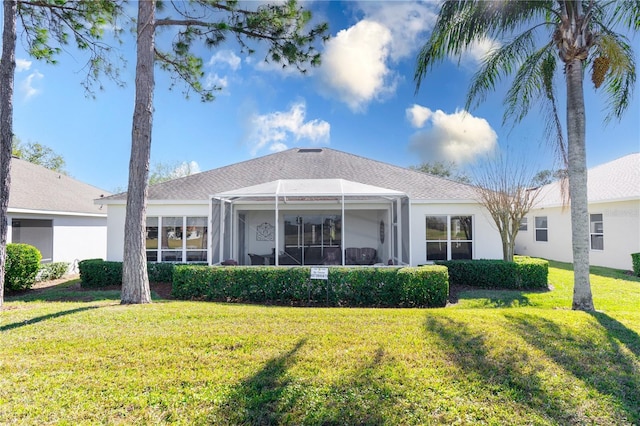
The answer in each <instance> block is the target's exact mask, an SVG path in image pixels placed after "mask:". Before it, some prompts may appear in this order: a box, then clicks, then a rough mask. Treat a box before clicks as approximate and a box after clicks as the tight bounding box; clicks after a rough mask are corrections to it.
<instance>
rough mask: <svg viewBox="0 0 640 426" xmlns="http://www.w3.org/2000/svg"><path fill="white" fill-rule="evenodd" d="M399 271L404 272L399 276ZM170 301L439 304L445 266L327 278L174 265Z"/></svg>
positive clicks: (293, 271)
mask: <svg viewBox="0 0 640 426" xmlns="http://www.w3.org/2000/svg"><path fill="white" fill-rule="evenodd" d="M400 271H403V272H402V274H401V273H400ZM172 293H173V297H175V298H177V299H185V300H193V299H197V300H200V299H201V300H211V301H234V302H251V303H277V304H291V305H305V306H314V305H318V306H384V307H387V306H428V307H435V306H444V305H445V303H446V299H447V296H448V283H447V272H446V268H443V267H440V266H430V267H424V268H402V269H401V268H345V267H331V268H329V276H328V280H312V279H310V268H308V267H274V266H264V267H262V266H252V267H243V266H238V267H233V268H229V267H218V266H215V267H208V266H191V265H176V266H175V269H174V274H173V289H172Z"/></svg>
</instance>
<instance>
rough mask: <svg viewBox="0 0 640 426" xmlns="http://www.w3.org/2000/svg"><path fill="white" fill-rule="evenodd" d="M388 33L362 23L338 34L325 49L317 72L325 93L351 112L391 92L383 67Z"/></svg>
mask: <svg viewBox="0 0 640 426" xmlns="http://www.w3.org/2000/svg"><path fill="white" fill-rule="evenodd" d="M390 43H391V32H390V31H389V30H388V29H387V28H386V27H385V26H383V25H381V24H379V23H377V22H373V21H368V20H363V21H360V22H358V23H357V24H356V25H354V26H353V27H351V28H348V29H346V30H342V31H340V32H339V33H338V34H337V35H336V36H335V37H334V38H332V39H331V40H330V41H329V42H328V43H327V46H326V49H325V52H324V54H323V57H322V67H321V70H320V73H321V79H322V81H323V83H324V84H326V88H327V90H328V92H329V93H330V94H332V95H334V96H336V97H338V98H339V99H340V100H341V101H343V102H345V103H346V104H347V105H348V106H349V108H351V109H352V110H353V111H362V110H363V109H364V108H365V107H366V105H367V104H368V103H369V102H370V101H372V100H374V99H379V98H380V97H381V96H383V95H384V94H385V93H389V92H393V91H394V90H395V81H393V79H392V78H390V77H392V76H391V72H390V70H389V68H387V65H386V59H387V57H388V55H389V45H390Z"/></svg>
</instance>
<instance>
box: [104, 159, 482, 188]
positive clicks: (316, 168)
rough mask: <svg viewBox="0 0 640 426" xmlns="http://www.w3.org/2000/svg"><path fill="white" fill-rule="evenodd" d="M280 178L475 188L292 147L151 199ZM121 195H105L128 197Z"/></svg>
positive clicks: (182, 182)
mask: <svg viewBox="0 0 640 426" xmlns="http://www.w3.org/2000/svg"><path fill="white" fill-rule="evenodd" d="M278 179H345V180H349V181H353V182H359V183H363V184H366V185H373V186H378V187H382V188H388V189H393V190H396V191H401V192H404V193H406V194H407V195H408V196H409V197H410V198H411V199H414V200H415V199H418V200H472V199H475V193H474V190H473V187H471V186H469V185H465V184H461V183H458V182H454V181H451V180H448V179H443V178H440V177H436V176H433V175H429V174H427V173H422V172H419V171H415V170H410V169H406V168H403V167H398V166H394V165H391V164H387V163H383V162H380V161H376V160H371V159H368V158H364V157H361V156H358V155H353V154H348V153H346V152H342V151H337V150H334V149H330V148H313V149H301V148H292V149H289V150H286V151H282V152H278V153H275V154H271V155H266V156H264V157H259V158H254V159H251V160H247V161H243V162H240V163H236V164H231V165H229V166H224V167H220V168H217V169H213V170H210V171H207V172H202V173H198V174H194V175H190V176H186V177H183V178H179V179H174V180H171V181H167V182H162V183H159V184H156V185H152V186H151V187H149V196H148V197H149V198H148V199H149V200H208V198H209V196H211V195H213V194H218V193H221V192H225V191H231V190H236V189H240V188H244V187H248V186H253V185H259V184H262V183H265V182H270V181H275V180H278ZM125 196H126V195H125V194H118V195H114V196H112V197H109V198H107V199H106V200H107V201H109V200H124V199H125Z"/></svg>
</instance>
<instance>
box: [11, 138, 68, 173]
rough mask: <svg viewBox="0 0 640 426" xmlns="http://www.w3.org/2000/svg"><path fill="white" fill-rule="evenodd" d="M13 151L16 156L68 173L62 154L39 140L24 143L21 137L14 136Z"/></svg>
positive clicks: (55, 170)
mask: <svg viewBox="0 0 640 426" xmlns="http://www.w3.org/2000/svg"><path fill="white" fill-rule="evenodd" d="M12 151H13V156H14V157H17V158H20V159H22V160H25V161H28V162H30V163H33V164H37V165H39V166H42V167H46V168H47V169H49V170H53V171H54V172H58V173H62V174H63V175H67V174H68V173H67V171H66V170H65V161H64V158H63V157H62V155H59V154H56V152H55V151H54V150H53V149H51V148H49V147H48V146H46V145H42V144H41V143H38V142H27V143H23V142H22V141H21V140H20V139H18V138H16V137H14V139H13V148H12Z"/></svg>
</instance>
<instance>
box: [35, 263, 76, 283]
mask: <svg viewBox="0 0 640 426" xmlns="http://www.w3.org/2000/svg"><path fill="white" fill-rule="evenodd" d="M69 265H70V263H69V262H52V263H44V264H42V265H40V269H39V270H38V274H37V275H36V281H50V280H57V279H58V278H62V277H63V276H64V274H66V273H67V271H69Z"/></svg>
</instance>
